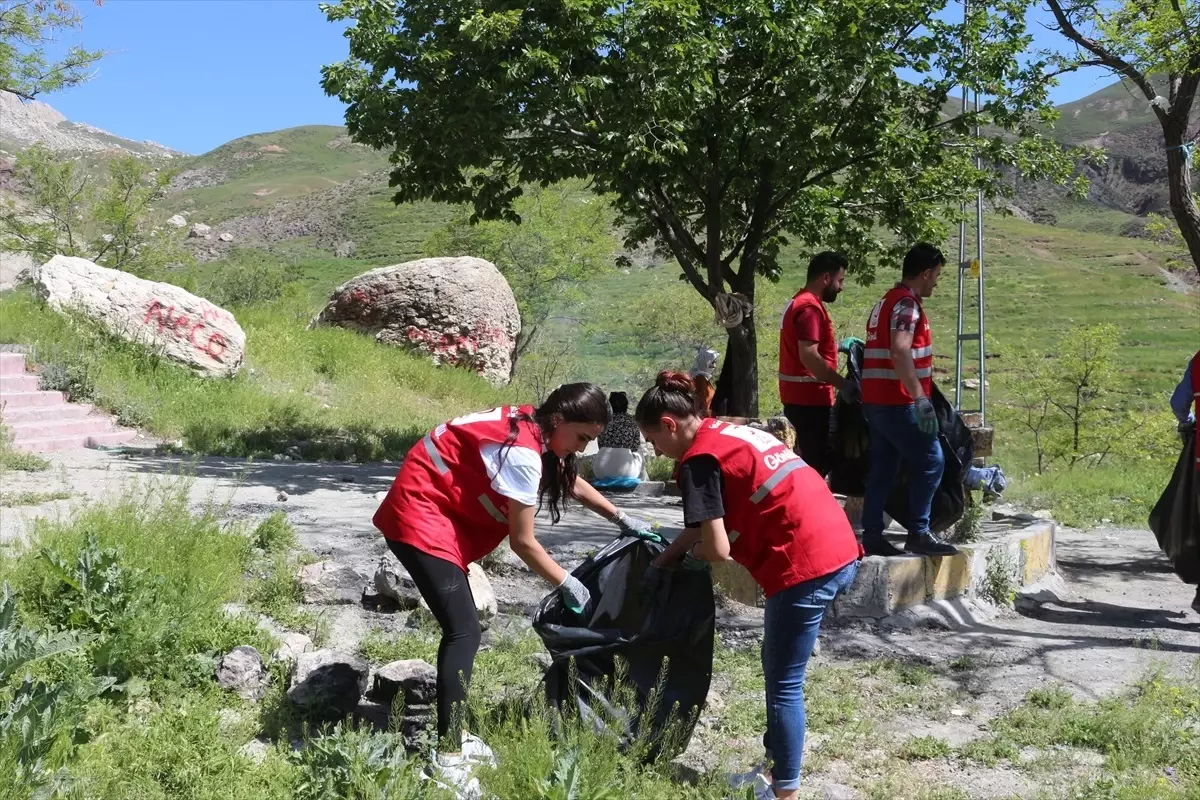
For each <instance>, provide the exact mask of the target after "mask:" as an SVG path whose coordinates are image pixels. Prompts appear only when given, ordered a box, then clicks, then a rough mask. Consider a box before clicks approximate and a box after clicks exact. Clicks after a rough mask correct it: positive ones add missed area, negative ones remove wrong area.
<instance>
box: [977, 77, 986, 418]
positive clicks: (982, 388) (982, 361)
mask: <svg viewBox="0 0 1200 800" xmlns="http://www.w3.org/2000/svg"><path fill="white" fill-rule="evenodd" d="M975 137H976V138H979V90H978V89H976V90H975ZM975 167H976V168H977V169H982V168H983V157H982V156H981V155H978V154H976V156H975ZM975 258H976V259H977V260H978V261H979V328H978V330H979V424H980V425H987V350H986V347H985V344H984V341H985V337H984V335H983V190H982V189H981V190H979V192H978V193H977V194H976V195H975Z"/></svg>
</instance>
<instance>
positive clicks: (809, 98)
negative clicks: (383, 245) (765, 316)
mask: <svg viewBox="0 0 1200 800" xmlns="http://www.w3.org/2000/svg"><path fill="white" fill-rule="evenodd" d="M944 5H945V3H944V2H934V3H927V2H924V0H837V1H836V2H834V1H833V0H818V1H817V2H811V3H797V2H792V1H791V0H785V2H781V3H763V2H761V0H705V1H704V2H694V1H693V0H672V1H671V2H665V3H664V2H652V1H651V0H630V2H625V3H610V2H598V1H597V0H560V2H549V3H541V4H533V5H529V4H510V3H507V2H500V1H497V0H487V2H483V3H470V4H461V3H452V4H446V3H443V2H431V1H430V0H409V2H405V3H403V4H392V3H380V2H375V0H341V2H339V3H337V4H335V5H325V6H322V8H323V9H324V10H325V12H326V15H327V16H328V18H329V19H330V20H331V21H335V22H344V21H346V20H353V21H354V23H355V24H354V25H352V26H350V27H349V28H347V29H346V34H345V35H346V37H347V39H348V40H349V47H350V57H349V59H347V60H346V61H344V62H342V63H339V64H333V65H329V66H326V67H325V68H324V69H323V70H322V86H323V87H324V89H325V91H326V92H327V93H328V94H331V95H336V96H337V97H339V98H340V99H341V100H342V101H343V102H345V103H346V104H347V109H346V125H347V127H348V129H349V131H350V133H351V135H352V136H353V137H354V138H355V139H356V140H357V141H359V142H363V143H365V144H368V145H370V146H372V147H375V148H379V149H385V148H386V149H390V150H392V151H393V163H394V164H395V167H394V169H393V171H392V175H391V184H392V185H393V186H394V187H396V194H395V197H394V199H395V201H396V202H397V203H403V202H408V201H414V200H419V199H433V200H439V201H446V202H453V203H468V202H469V203H471V204H472V205H473V208H474V214H473V218H475V219H497V218H500V219H514V218H516V216H517V213H516V211H515V210H514V202H515V201H516V199H517V198H518V197H520V195H521V192H522V187H523V186H525V185H529V184H547V183H553V182H556V181H559V180H562V179H564V178H590V179H591V181H592V183H591V187H592V189H593V191H595V192H597V193H601V194H606V195H609V196H611V197H612V198H613V202H614V205H615V207H616V209H617V212H618V215H619V219H620V222H621V223H622V228H623V230H625V231H626V239H627V241H626V244H627V245H629V246H631V247H632V246H637V245H640V244H643V243H645V242H647V241H651V240H653V241H655V242H656V243H657V244H659V245H661V246H662V247H663V248H665V249H666V250H668V251H669V252H670V253H671V254H672V256H674V258H675V260H676V261H677V262H678V264H679V267H680V269H681V270H682V273H683V274H682V279H683V280H686V281H687V282H688V283H689V284H690V285H691V286H692V288H694V289H695V290H696V292H698V293H699V294H700V296H701V297H703V298H704V300H705V301H707V302H708V303H709V304H710V305H712V306H713V307H714V308H726V309H728V308H737V307H739V306H741V307H742V308H748V309H749V311H748V313H744V314H730V315H728V316H727V317H726V319H725V322H726V323H727V325H728V333H727V337H728V341H727V344H726V346H725V348H724V350H725V352H724V368H723V370H722V374H721V380H720V385H721V388H722V390H723V391H727V393H728V398H729V405H728V407H727V409H726V413H730V414H735V415H745V416H753V415H754V414H756V413H757V405H758V388H757V387H758V380H757V374H758V365H757V341H756V338H755V326H754V312H753V303H754V296H755V280H756V277H757V276H760V275H761V276H763V277H766V278H768V279H770V280H777V279H778V277H779V263H778V253H779V250H780V246H781V245H782V244H784V243H785V241H786V238H785V237H787V236H791V237H795V238H797V239H799V240H801V241H803V242H805V243H807V244H810V245H815V246H819V247H821V248H825V247H836V248H841V249H843V250H845V251H846V252H847V253H848V254H849V255H850V256H851V258H852V263H854V265H855V267H856V268H857V269H859V270H861V271H862V272H863V273H864V274H865V275H867V276H869V275H870V273H871V271H872V270H873V269H874V266H875V264H876V263H878V264H881V265H895V264H896V263H898V261H899V258H900V255H901V254H902V253H903V251H904V250H905V249H906V248H907V247H908V246H909V245H910V244H911V243H912V241H913V240H916V239H922V238H931V239H935V240H939V239H941V238H942V237H944V235H945V233H946V232H947V230H948V226H949V224H950V223H951V222H953V221H954V220H956V219H957V215H958V214H959V213H960V212H959V202H960V201H962V200H964V199H965V198H968V197H971V198H973V197H974V193H975V191H976V190H977V189H980V190H983V191H985V192H986V193H988V194H989V195H992V194H995V193H997V192H999V191H1002V188H1001V187H1000V185H999V182H998V181H997V179H996V174H995V172H994V166H995V165H998V164H1011V165H1016V166H1018V167H1019V168H1020V169H1021V170H1022V172H1024V173H1025V174H1026V175H1028V176H1031V177H1038V178H1042V179H1053V180H1056V181H1065V180H1066V179H1067V178H1068V176H1069V175H1070V169H1071V159H1070V157H1069V154H1065V153H1063V152H1062V151H1061V149H1059V148H1058V147H1057V146H1056V145H1055V144H1054V143H1052V142H1050V141H1049V140H1047V139H1045V138H1043V137H1042V136H1041V135H1040V134H1039V123H1040V122H1044V121H1047V120H1049V119H1050V118H1051V117H1052V114H1053V112H1052V111H1051V109H1050V106H1049V101H1048V99H1047V88H1048V86H1049V84H1050V82H1051V80H1052V79H1050V78H1048V77H1047V75H1046V70H1045V68H1044V67H1045V65H1044V64H1042V63H1038V62H1033V63H1026V60H1025V58H1024V56H1023V53H1024V51H1025V49H1026V47H1027V44H1028V42H1029V41H1030V38H1029V37H1028V36H1027V35H1026V32H1025V26H1024V22H1023V14H1024V11H1025V8H1026V3H1025V2H1024V0H989V2H988V3H987V4H984V3H980V4H978V5H975V4H972V6H971V8H972V11H971V14H970V17H969V19H967V20H965V21H961V22H950V21H946V20H944V19H941V18H940V17H939V16H938V12H939V11H940V10H941V9H942V8H943V7H944ZM901 71H903V74H904V75H905V78H904V79H902V78H901V77H900V72H901ZM959 85H967V86H973V87H978V88H979V89H980V90H981V91H983V92H984V93H985V95H986V97H985V100H984V102H983V104H982V108H981V111H980V113H979V114H978V115H976V114H975V112H973V111H968V112H967V113H962V112H961V110H959V109H958V108H957V104H954V103H950V102H948V101H949V100H950V93H951V92H952V91H953V90H954V87H956V86H959ZM976 123H978V124H979V125H981V126H982V128H980V129H979V130H981V131H982V133H976V132H975V131H976V128H975V125H976ZM976 156H980V157H981V158H982V159H983V163H984V164H986V165H988V166H986V167H979V166H977V165H976V161H975V158H976ZM731 295H740V296H741V299H742V300H743V301H744V303H738V302H733V301H731Z"/></svg>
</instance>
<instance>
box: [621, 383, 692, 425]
mask: <svg viewBox="0 0 1200 800" xmlns="http://www.w3.org/2000/svg"><path fill="white" fill-rule="evenodd" d="M664 414H670V415H671V416H673V417H677V418H679V419H687V418H688V417H703V416H704V412H703V411H702V410H701V408H700V402H699V399H698V398H697V397H696V384H695V383H694V382H693V381H692V379H691V378H690V377H689V376H688V374H687V373H686V372H671V371H668V370H664V371H662V372H660V373H658V378H656V379H655V381H654V385H653V386H651V387H650V388H649V389H647V390H646V393H645V394H644V395H642V399H641V401H640V402H639V403H638V406H637V411H636V412H635V414H634V418H635V419H636V420H637V423H638V424H639V425H643V426H645V427H647V428H653V427H657V426H658V424H659V422H660V421H661V420H662V417H663V415H664Z"/></svg>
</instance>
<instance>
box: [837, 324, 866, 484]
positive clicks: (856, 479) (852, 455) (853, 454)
mask: <svg viewBox="0 0 1200 800" xmlns="http://www.w3.org/2000/svg"><path fill="white" fill-rule="evenodd" d="M862 359H863V346H862V345H860V344H857V343H856V344H854V345H851V347H850V349H849V351H848V352H847V353H846V372H845V375H846V379H847V380H850V381H854V382H856V383H859V384H860V385H861V382H862ZM832 428H833V447H832V449H833V455H832V456H831V461H830V469H829V489H830V491H832V492H833V493H834V494H843V495H846V496H847V497H862V496H863V494H864V493H865V492H866V491H867V472H868V470H870V468H871V462H870V453H869V451H870V448H871V432H870V431H869V430H868V429H867V418H866V417H864V416H863V413H862V405H861V404H859V403H848V402H846V401H845V400H844V399H843V398H842V394H841V392H838V394H837V398H836V400H834V403H833V424H832Z"/></svg>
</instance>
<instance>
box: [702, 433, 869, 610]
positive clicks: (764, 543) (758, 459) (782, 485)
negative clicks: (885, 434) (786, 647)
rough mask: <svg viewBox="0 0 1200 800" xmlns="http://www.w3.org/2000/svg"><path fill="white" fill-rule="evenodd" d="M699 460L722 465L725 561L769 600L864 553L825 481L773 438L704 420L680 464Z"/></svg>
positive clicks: (839, 567)
mask: <svg viewBox="0 0 1200 800" xmlns="http://www.w3.org/2000/svg"><path fill="white" fill-rule="evenodd" d="M700 455H708V456H712V457H714V458H716V459H717V462H718V463H719V464H720V465H721V477H722V478H723V480H724V483H723V491H722V500H723V502H724V504H725V518H724V519H725V531H726V533H727V534H728V536H729V543H730V548H729V555H730V557H731V558H732V559H733V560H734V561H736V562H738V563H739V564H741V565H742V566H744V567H745V568H746V569H747V570H748V571H749V573H750V575H751V576H752V577H753V578H754V580H755V581H757V582H758V585H759V586H761V587H762V588H763V594H765V595H766V596H767V597H770V596H771V595H773V594H775V593H776V592H781V591H783V590H784V589H787V588H790V587H792V586H795V585H796V584H798V583H802V582H804V581H807V580H812V579H813V578H819V577H821V576H822V575H828V574H829V573H831V572H834V571H836V570H838V569H841V568H842V567H844V566H846V565H847V564H849V563H850V562H851V561H854V560H855V559H857V558H859V557H860V556H861V555H862V549H861V548H860V547H859V545H858V541H857V540H856V539H855V538H854V531H853V530H852V529H851V527H850V523H849V521H848V520H847V519H846V513H845V512H844V511H843V510H842V507H841V506H840V505H838V501H837V500H835V499H834V497H833V494H832V493H830V491H829V487H828V486H826V485H825V481H824V480H823V479H822V478H821V476H820V475H818V474H817V472H816V470H814V469H813V468H812V467H810V466H808V464H806V463H805V462H804V460H803V459H802V458H800V457H799V456H798V455H796V454H795V453H793V452H792V451H791V449H790V448H788V446H787V445H786V444H784V443H783V442H781V441H779V440H778V439H776V438H775V437H774V436H772V435H771V434H769V433H767V432H766V431H761V430H758V429H757V428H749V427H746V426H744V425H734V424H732V423H729V422H721V421H720V420H715V419H706V420H704V422H703V424H702V425H701V426H700V431H699V432H698V433H697V434H696V440H695V441H694V442H693V443H692V446H691V447H690V448H689V449H688V451H687V453H686V454H685V455H684V457H683V461H684V462H686V461H687V460H688V459H689V458H693V457H695V456H700Z"/></svg>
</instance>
